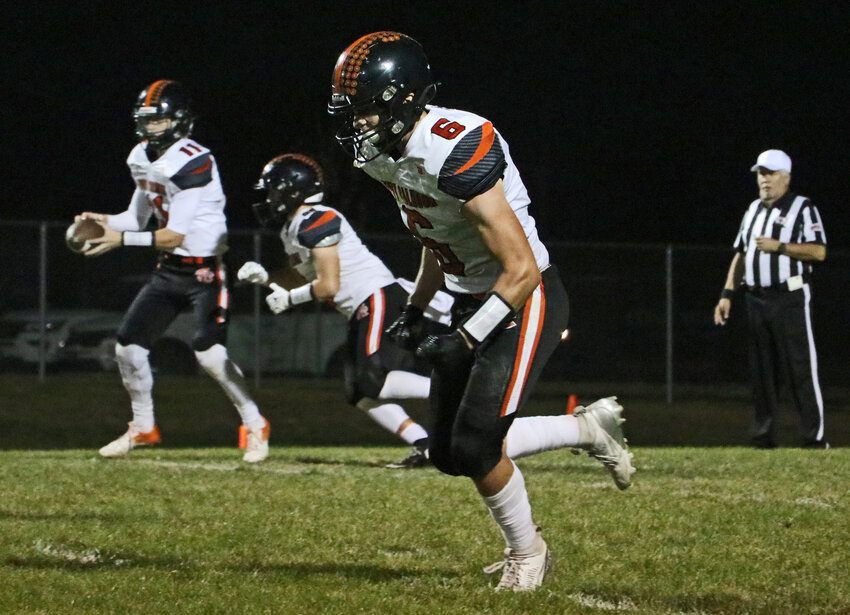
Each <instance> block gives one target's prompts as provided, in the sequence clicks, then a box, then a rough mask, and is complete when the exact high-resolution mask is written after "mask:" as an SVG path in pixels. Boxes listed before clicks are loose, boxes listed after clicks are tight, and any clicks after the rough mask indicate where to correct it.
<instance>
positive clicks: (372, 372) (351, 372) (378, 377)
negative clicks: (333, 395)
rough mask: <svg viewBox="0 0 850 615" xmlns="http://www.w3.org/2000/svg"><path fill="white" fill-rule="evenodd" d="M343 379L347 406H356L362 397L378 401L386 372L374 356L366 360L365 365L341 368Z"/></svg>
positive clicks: (349, 365)
mask: <svg viewBox="0 0 850 615" xmlns="http://www.w3.org/2000/svg"><path fill="white" fill-rule="evenodd" d="M343 371H344V377H345V398H346V400H347V401H348V403H349V404H351V405H352V406H353V405H356V404H357V402H358V401H360V400H361V399H363V398H364V397H370V398H372V399H378V395H379V394H380V393H381V389H383V388H384V381H385V380H386V379H387V370H385V369H384V367H383V365H381V362H380V361H379V360H378V359H377V357H376V356H375V355H372V356H371V357H369V358H368V359H366V365H362V366H360V368H359V369H358V368H357V366H355V365H351V364H346V365H345V366H344V368H343Z"/></svg>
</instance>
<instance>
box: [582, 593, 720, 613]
mask: <svg viewBox="0 0 850 615" xmlns="http://www.w3.org/2000/svg"><path fill="white" fill-rule="evenodd" d="M567 598H569V599H570V600H572V601H573V602H575V603H576V604H578V605H580V606H583V607H586V608H592V609H599V610H600V611H611V612H613V613H628V612H630V611H638V610H642V609H641V608H640V607H638V606H637V605H636V604H635V603H634V602H632V601H631V599H629V598H623V599H621V600H617V601H616V602H611V601H610V600H604V599H602V598H597V597H596V596H592V595H590V594H585V593H583V592H577V593H574V594H568V595H567ZM658 615H708V614H707V613H706V612H705V611H659V612H658Z"/></svg>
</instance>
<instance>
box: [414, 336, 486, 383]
mask: <svg viewBox="0 0 850 615" xmlns="http://www.w3.org/2000/svg"><path fill="white" fill-rule="evenodd" d="M474 353H475V349H474V348H470V347H469V344H467V343H466V339H464V337H463V335H462V334H461V333H460V331H455V332H454V333H450V334H448V335H429V336H428V337H427V338H425V341H424V342H422V343H421V344H419V347H418V348H417V349H416V356H417V357H419V358H421V359H425V360H426V361H428V363H430V364H431V366H432V367H433V368H434V369H436V370H439V371H440V372H446V373H450V372H453V371H455V370H460V369H463V368H464V367H466V366H467V365H468V364H469V363H470V361H472V357H473V354H474Z"/></svg>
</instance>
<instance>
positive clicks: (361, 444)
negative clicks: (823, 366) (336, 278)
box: [0, 374, 850, 615]
mask: <svg viewBox="0 0 850 615" xmlns="http://www.w3.org/2000/svg"><path fill="white" fill-rule="evenodd" d="M566 392H575V393H577V394H578V395H579V398H580V401H582V402H584V401H588V400H592V399H593V398H595V397H598V396H600V395H607V394H611V393H620V397H621V400H622V401H623V402H624V405H625V406H626V413H627V417H628V422H627V424H626V426H627V431H628V435H629V437H630V440H631V442H632V445H633V448H634V450H635V454H636V465H637V467H638V474H637V475H636V479H635V485H634V487H632V489H630V490H628V491H626V492H618V491H617V490H616V488H615V487H614V486H613V484H612V482H611V480H610V478H609V477H608V475H607V474H606V473H605V472H604V471H603V470H602V469H601V468H600V466H599V464H598V463H597V462H595V461H593V460H591V459H588V458H586V457H580V458H579V457H574V456H572V455H570V454H569V453H568V452H566V451H553V452H548V453H544V454H541V455H537V456H534V457H529V458H525V459H521V460H519V462H518V464H519V465H520V467H521V468H522V469H523V472H524V474H525V477H526V480H527V483H528V488H529V492H530V495H531V499H532V504H533V508H534V514H535V520H536V521H537V522H538V523H540V524H541V525H542V526H543V527H544V535H545V536H546V538H547V541H548V542H549V544H550V547H551V548H552V550H553V553H554V555H555V570H554V572H553V574H552V576H551V578H549V579H548V580H547V581H546V583H545V585H544V587H543V588H541V590H539V591H537V592H535V593H533V594H530V595H529V594H523V595H504V594H495V593H494V592H493V591H492V585H493V583H495V581H496V579H495V578H492V577H487V576H485V575H484V574H483V573H482V572H481V568H482V567H483V566H485V565H487V564H489V563H491V562H493V561H496V560H497V559H499V558H500V555H501V544H502V543H501V538H500V537H499V535H498V531H497V529H496V527H495V525H494V524H493V523H492V521H491V520H490V519H489V517H488V515H487V513H486V511H485V509H484V507H483V504H482V503H481V501H480V498H479V497H478V496H477V495H476V494H475V493H474V490H473V488H472V486H471V485H470V484H469V482H468V480H466V479H461V478H450V477H447V476H443V475H441V474H439V473H438V472H436V471H435V470H433V469H425V470H415V471H402V470H386V469H384V468H383V465H384V464H385V463H387V462H389V461H397V460H398V459H399V458H401V457H402V456H404V454H405V449H404V448H403V447H400V446H398V445H397V442H396V440H395V439H394V438H393V437H392V436H390V435H388V434H384V433H383V432H382V431H381V430H380V429H379V428H377V427H375V426H374V425H373V424H372V423H371V422H370V421H368V419H366V418H365V417H364V416H363V415H362V414H360V413H358V412H355V411H352V410H351V409H349V408H347V407H346V406H345V405H344V404H343V403H342V401H341V388H340V384H339V383H337V382H327V381H322V380H298V379H281V380H270V379H269V380H265V381H264V382H263V386H262V388H261V389H260V390H259V391H257V399H258V401H259V403H260V406H261V408H262V410H263V412H264V414H266V415H267V416H268V417H269V418H270V420H271V422H272V426H273V444H274V446H273V449H272V455H271V457H270V459H269V460H268V461H267V462H264V463H263V464H260V465H259V466H246V465H245V464H242V463H241V462H240V461H239V457H240V454H239V452H238V451H237V450H236V449H235V448H233V447H232V445H233V444H235V440H236V426H237V424H238V421H237V419H236V414H235V412H234V411H233V409H232V407H230V406H229V404H228V403H227V401H226V399H224V396H223V395H222V394H221V392H220V391H218V389H217V388H216V387H215V386H214V385H212V383H211V382H209V381H208V380H207V379H205V378H203V377H197V378H192V377H190V378H158V379H157V385H156V390H155V399H156V402H157V407H158V417H159V422H160V426H161V427H162V430H163V434H164V439H165V447H164V448H156V449H140V450H137V451H134V452H133V453H132V454H131V455H130V456H129V457H128V458H126V459H119V460H104V459H100V458H98V456H97V454H96V448H97V447H98V446H100V445H102V444H104V443H105V442H107V441H108V440H109V439H112V438H113V437H115V436H116V435H118V434H119V433H121V432H122V431H123V429H124V428H125V425H124V424H125V422H126V420H127V419H128V418H129V417H128V414H129V413H128V409H127V401H126V394H125V393H124V391H123V390H122V389H121V387H120V383H119V382H118V379H117V376H116V375H114V374H113V375H108V374H106V375H104V374H89V375H85V376H80V375H77V374H50V375H49V376H48V378H47V380H46V381H45V382H43V383H39V382H38V381H37V380H36V379H35V378H32V377H21V376H9V375H4V376H0V449H6V450H0V536H2V537H3V540H2V541H0V612H3V613H6V612H9V613H106V612H127V613H160V612H170V613H234V612H239V613H306V614H312V613H330V614H333V613H345V614H348V613H370V614H373V613H374V614H380V613H393V614H397V613H404V614H407V613H411V614H419V613H423V614H425V613H428V614H433V613H460V614H465V613H535V614H537V613H578V614H585V613H630V614H632V613H634V614H641V613H646V614H650V613H652V614H659V615H679V614H687V615H697V614H702V613H722V614H738V613H758V614H762V613H764V614H771V615H774V614H788V615H791V614H793V615H799V614H820V613H823V614H826V613H830V614H833V613H836V614H840V613H850V581H848V580H847V575H846V571H847V569H848V564H849V563H850V559H848V556H847V555H846V545H847V544H850V525H848V523H847V521H846V520H847V517H848V512H850V511H848V508H850V497H848V496H850V491H848V487H847V486H848V484H850V449H847V448H838V449H834V450H830V451H803V450H799V449H790V448H789V449H778V450H774V451H754V450H750V449H747V448H744V447H724V446H721V445H723V444H730V443H732V444H735V443H744V442H746V428H747V424H748V421H749V416H750V413H751V407H750V405H749V399H748V396H747V394H746V391H744V390H741V389H739V388H735V387H717V388H716V389H712V390H708V391H706V390H701V391H690V390H687V389H681V390H679V392H678V393H677V400H679V399H680V401H677V402H676V403H675V404H673V405H672V406H669V405H667V404H665V403H663V401H661V400H659V398H658V395H657V392H654V391H653V390H652V389H651V388H650V389H644V388H643V387H625V386H620V385H617V386H608V385H604V384H602V385H576V384H562V385H553V384H545V383H544V385H542V386H541V387H540V389H539V391H538V394H537V395H536V396H535V398H534V400H533V401H532V403H530V405H529V407H528V408H527V409H526V412H525V414H536V413H540V414H555V413H560V412H562V411H563V404H564V400H565V393H566ZM828 395H831V396H828V399H827V404H828V408H829V412H830V414H828V415H827V416H828V423H827V424H828V426H830V425H831V426H832V429H831V431H830V439H832V440H833V443H837V444H845V443H846V442H847V440H846V432H843V431H842V429H846V427H845V426H844V423H845V422H846V421H842V420H841V419H842V417H843V416H846V411H847V408H846V406H845V405H842V403H843V402H842V399H843V397H842V396H840V395H838V394H837V393H830V394H828ZM410 408H411V411H412V412H413V413H414V414H415V415H417V414H421V413H423V412H424V402H416V403H414V404H412V405H410ZM830 418H831V419H832V421H831V422H829V421H830ZM782 433H783V436H784V437H785V438H786V440H788V441H789V443H790V441H792V440H793V437H794V422H793V417H790V416H786V417H785V418H784V419H783V432H782ZM319 443H321V444H334V445H336V446H315V445H316V444H319ZM693 443H699V444H701V445H704V446H700V447H693V446H687V445H688V444H693ZM658 444H665V445H671V444H672V445H677V446H670V447H658V446H657V445H658ZM311 445H312V446H311ZM27 449H41V450H27ZM63 449H69V450H63Z"/></svg>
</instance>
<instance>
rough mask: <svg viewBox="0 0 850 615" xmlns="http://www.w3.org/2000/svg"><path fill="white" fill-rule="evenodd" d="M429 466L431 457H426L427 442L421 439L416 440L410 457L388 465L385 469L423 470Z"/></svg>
mask: <svg viewBox="0 0 850 615" xmlns="http://www.w3.org/2000/svg"><path fill="white" fill-rule="evenodd" d="M429 465H431V457H430V456H429V455H428V440H427V439H426V438H423V439H422V440H417V441H416V443H415V444H414V445H413V449H412V450H411V451H410V455H408V456H407V457H405V458H404V459H402V460H401V461H399V462H398V463H388V464H387V465H386V466H384V467H386V468H390V469H392V470H399V469H412V468H424V467H426V466H429Z"/></svg>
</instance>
